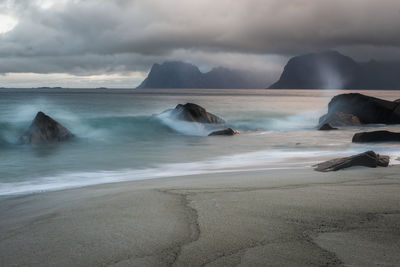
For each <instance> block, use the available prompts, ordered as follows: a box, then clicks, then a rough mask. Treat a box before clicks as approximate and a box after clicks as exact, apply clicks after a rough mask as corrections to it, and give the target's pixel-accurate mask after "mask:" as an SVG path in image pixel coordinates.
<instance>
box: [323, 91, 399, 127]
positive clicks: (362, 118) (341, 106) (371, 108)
mask: <svg viewBox="0 0 400 267" xmlns="http://www.w3.org/2000/svg"><path fill="white" fill-rule="evenodd" d="M338 114H339V116H338ZM340 114H347V115H346V117H347V118H345V120H344V121H343V120H342V119H341V118H340V117H342V115H340ZM349 115H351V116H353V118H351V119H350V117H348V116H349ZM338 117H339V120H338ZM355 117H356V118H357V119H355ZM358 121H359V122H360V124H400V103H399V102H395V101H388V100H383V99H379V98H376V97H371V96H366V95H363V94H358V93H352V94H342V95H337V96H335V97H333V98H332V100H331V101H330V102H329V105H328V113H327V114H326V115H324V116H322V117H321V118H320V121H319V122H320V124H324V123H330V124H331V125H333V126H341V125H338V123H342V122H346V123H352V124H349V125H357V124H355V123H358Z"/></svg>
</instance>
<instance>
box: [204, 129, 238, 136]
mask: <svg viewBox="0 0 400 267" xmlns="http://www.w3.org/2000/svg"><path fill="white" fill-rule="evenodd" d="M239 133H240V132H239V131H238V130H233V129H232V128H227V129H224V130H220V131H215V132H212V133H210V134H209V135H208V136H216V135H227V136H232V135H235V134H239Z"/></svg>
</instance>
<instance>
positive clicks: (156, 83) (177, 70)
mask: <svg viewBox="0 0 400 267" xmlns="http://www.w3.org/2000/svg"><path fill="white" fill-rule="evenodd" d="M267 82H268V77H267V76H266V75H265V73H256V72H249V71H242V70H233V69H228V68H222V67H218V68H214V69H212V70H211V71H209V72H206V73H202V72H201V71H200V70H199V68H198V67H197V66H195V65H192V64H189V63H184V62H180V61H168V62H164V63H163V64H154V65H153V66H152V68H151V70H150V72H149V74H148V76H147V78H146V79H145V80H144V81H143V82H142V83H141V84H140V85H139V86H138V88H217V89H218V88H228V89H231V88H264V87H265V86H266V85H267Z"/></svg>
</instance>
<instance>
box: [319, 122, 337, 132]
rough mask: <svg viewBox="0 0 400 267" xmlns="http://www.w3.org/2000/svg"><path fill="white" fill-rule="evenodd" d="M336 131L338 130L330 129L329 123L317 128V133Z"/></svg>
mask: <svg viewBox="0 0 400 267" xmlns="http://www.w3.org/2000/svg"><path fill="white" fill-rule="evenodd" d="M337 129H338V128H335V127H332V126H331V125H330V124H329V123H325V124H323V125H321V126H320V127H319V128H318V130H319V131H331V130H337Z"/></svg>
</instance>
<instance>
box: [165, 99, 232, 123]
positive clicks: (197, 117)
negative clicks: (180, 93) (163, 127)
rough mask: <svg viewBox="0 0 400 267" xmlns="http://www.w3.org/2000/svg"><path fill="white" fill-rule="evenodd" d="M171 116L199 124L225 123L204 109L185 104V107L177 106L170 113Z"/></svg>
mask: <svg viewBox="0 0 400 267" xmlns="http://www.w3.org/2000/svg"><path fill="white" fill-rule="evenodd" d="M171 115H173V116H176V118H177V119H179V120H184V121H190V122H199V123H214V124H221V123H225V121H224V120H223V119H221V118H220V117H218V116H216V115H214V114H211V113H209V112H207V111H206V110H205V108H203V107H201V106H199V105H196V104H193V103H187V104H185V105H181V104H179V105H177V106H176V107H175V109H173V110H172V111H171Z"/></svg>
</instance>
